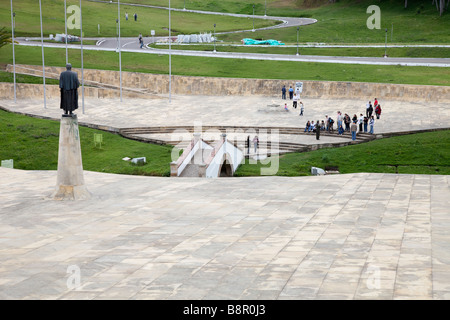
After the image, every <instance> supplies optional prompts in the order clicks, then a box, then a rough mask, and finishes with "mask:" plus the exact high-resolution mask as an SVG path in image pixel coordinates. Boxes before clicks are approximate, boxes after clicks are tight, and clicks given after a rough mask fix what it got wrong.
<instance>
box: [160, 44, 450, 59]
mask: <svg viewBox="0 0 450 320" xmlns="http://www.w3.org/2000/svg"><path fill="white" fill-rule="evenodd" d="M291 45H295V44H291ZM152 47H153V48H155V49H167V48H168V47H169V46H166V45H152ZM172 49H175V50H194V51H213V50H214V44H202V45H173V46H172ZM216 51H218V52H252V53H267V54H290V55H294V54H296V53H297V48H296V47H294V48H292V47H285V46H273V47H253V46H245V47H244V46H233V45H216ZM298 51H299V53H300V54H301V55H319V56H347V57H382V56H384V52H385V49H384V48H302V47H299V49H298ZM387 54H388V56H389V57H396V58H397V57H409V58H450V48H388V49H387Z"/></svg>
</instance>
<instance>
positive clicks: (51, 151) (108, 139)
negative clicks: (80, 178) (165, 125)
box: [0, 110, 172, 176]
mask: <svg viewBox="0 0 450 320" xmlns="http://www.w3.org/2000/svg"><path fill="white" fill-rule="evenodd" d="M79 129H80V141H81V152H82V156H83V168H84V169H85V170H88V171H98V172H109V173H120V174H135V175H156V176H168V175H169V174H170V166H169V165H170V162H171V152H172V147H171V146H160V145H153V144H148V143H142V142H138V141H133V140H128V139H125V138H122V137H120V136H119V135H116V134H113V133H109V132H103V131H100V130H94V129H90V128H86V127H82V126H80V127H79ZM94 133H101V134H103V144H102V147H101V148H100V147H98V146H94ZM58 137H59V121H52V120H43V119H35V118H30V117H27V116H23V115H18V114H14V113H9V112H6V111H3V110H0V159H2V160H5V159H13V160H14V168H16V169H24V170H56V169H57V167H58V141H59V138H58ZM124 157H130V158H135V157H146V158H147V164H145V165H142V166H141V165H139V166H137V165H134V164H132V163H131V162H127V161H124V160H122V158H124Z"/></svg>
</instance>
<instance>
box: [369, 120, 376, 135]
mask: <svg viewBox="0 0 450 320" xmlns="http://www.w3.org/2000/svg"><path fill="white" fill-rule="evenodd" d="M374 124H375V119H374V118H373V116H371V117H370V120H369V127H370V131H369V133H370V134H373V125H374Z"/></svg>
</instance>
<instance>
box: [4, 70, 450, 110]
mask: <svg viewBox="0 0 450 320" xmlns="http://www.w3.org/2000/svg"><path fill="white" fill-rule="evenodd" d="M7 70H8V71H9V72H11V71H12V66H11V65H8V67H7ZM64 70H65V68H64V67H46V71H45V72H46V76H49V77H54V78H59V74H60V73H61V72H62V71H64ZM73 71H76V72H78V77H79V78H81V70H80V69H76V68H73ZM16 72H18V73H28V74H35V75H41V76H42V67H40V66H31V65H16ZM84 79H85V83H86V82H89V81H91V82H93V83H94V82H96V83H101V84H104V85H109V86H115V87H119V81H120V80H119V79H120V78H119V72H118V71H108V70H92V69H85V70H84ZM297 81H301V82H303V93H302V97H305V98H327V99H340V98H346V99H362V100H372V99H374V98H375V97H377V98H378V99H383V100H402V101H430V102H450V87H449V86H423V85H403V84H384V83H366V82H340V81H307V80H265V79H238V78H210V77H187V76H172V93H173V94H180V95H212V96H227V95H235V96H249V95H262V96H273V97H281V88H282V86H283V85H286V87H287V88H289V86H292V87H294V85H295V82H297ZM122 86H123V87H124V88H133V89H143V90H146V92H148V93H153V94H168V92H169V77H168V76H167V75H159V74H149V73H137V72H122ZM1 97H4V96H3V95H2V96H1Z"/></svg>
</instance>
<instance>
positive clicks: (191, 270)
mask: <svg viewBox="0 0 450 320" xmlns="http://www.w3.org/2000/svg"><path fill="white" fill-rule="evenodd" d="M85 180H86V185H87V188H88V190H89V191H90V192H91V193H92V194H93V198H92V199H90V200H86V201H77V202H72V201H66V202H63V201H54V200H49V199H47V198H46V197H47V196H49V195H50V194H51V193H52V191H53V190H54V188H55V185H56V171H22V170H16V169H8V168H0V190H2V192H1V193H0V299H193V300H200V299H269V300H275V299H295V300H298V299H449V298H450V250H449V249H450V232H449V231H448V230H449V228H448V227H449V226H450V215H449V212H448V209H447V204H448V198H449V196H450V189H449V178H448V176H438V175H436V176H434V175H433V176H429V175H392V174H366V173H361V174H346V175H329V176H322V177H318V176H316V177H295V178H289V177H253V178H229V179H198V178H185V179H171V178H160V177H139V176H125V175H114V174H102V173H95V172H85ZM379 192H382V195H383V196H379V195H378V193H379ZM417 192H420V194H421V197H420V200H416V197H415V195H416V193H417ZM422 196H423V197H422ZM68 268H69V273H68ZM71 268H72V269H71ZM73 268H75V269H73ZM76 268H78V269H76ZM71 270H72V271H71ZM73 270H79V271H80V278H79V280H80V281H79V285H78V286H76V285H77V283H76V282H74V281H72V280H74V279H75V278H73V276H74V275H76V273H73ZM68 284H69V286H68ZM74 286H75V287H74Z"/></svg>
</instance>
